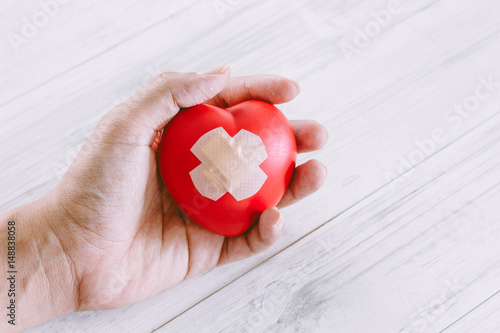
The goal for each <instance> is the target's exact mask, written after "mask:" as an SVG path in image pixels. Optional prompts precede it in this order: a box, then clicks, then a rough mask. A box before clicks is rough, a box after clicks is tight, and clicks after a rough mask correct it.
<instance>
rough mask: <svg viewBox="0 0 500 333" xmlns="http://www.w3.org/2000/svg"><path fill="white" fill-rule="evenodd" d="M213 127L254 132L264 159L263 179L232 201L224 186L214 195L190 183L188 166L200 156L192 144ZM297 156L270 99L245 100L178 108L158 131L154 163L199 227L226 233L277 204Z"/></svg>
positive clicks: (242, 229) (283, 119) (289, 130)
mask: <svg viewBox="0 0 500 333" xmlns="http://www.w3.org/2000/svg"><path fill="white" fill-rule="evenodd" d="M218 127H223V129H224V130H225V131H226V132H227V134H229V136H231V137H234V136H235V135H236V134H237V133H238V132H239V131H240V130H242V129H244V130H247V131H249V132H251V133H253V134H255V135H257V136H259V137H260V138H261V140H262V142H263V143H264V145H265V147H266V152H267V156H268V157H267V159H265V160H264V161H263V162H262V163H261V164H260V168H261V169H262V171H264V173H265V174H266V175H267V179H266V181H265V182H264V184H263V185H262V187H261V188H260V190H259V191H258V192H257V193H256V194H254V195H253V196H251V197H249V198H247V199H243V200H240V201H237V200H236V199H235V198H234V197H233V196H232V195H231V194H230V193H229V192H228V193H226V194H224V195H223V196H222V197H221V198H219V199H218V200H216V201H214V200H212V199H209V198H207V197H205V196H203V195H202V194H201V193H200V192H199V191H198V190H197V189H196V187H195V185H194V184H193V181H192V179H191V176H190V174H189V173H190V172H191V171H192V170H193V169H195V168H196V167H198V166H199V165H200V164H201V162H200V160H199V159H198V158H197V157H196V156H195V155H194V154H193V152H192V151H191V148H192V147H193V145H195V143H196V142H197V141H198V139H200V137H201V136H203V135H204V134H206V133H208V132H210V131H211V130H213V129H216V128H218ZM296 157H297V145H296V142H295V136H294V134H293V130H292V128H291V126H290V124H289V122H288V120H287V119H286V117H285V116H284V115H283V114H282V113H281V112H280V110H278V109H277V108H276V107H274V106H273V105H272V104H269V103H266V102H262V101H246V102H243V103H240V104H237V105H234V106H232V107H229V108H227V109H223V108H219V107H217V106H212V105H207V104H200V105H197V106H194V107H191V108H188V109H184V110H182V111H180V112H179V113H178V114H177V116H176V117H175V118H174V119H173V120H172V121H171V122H170V123H169V124H168V125H167V127H166V128H165V129H164V131H163V135H162V139H161V142H160V145H159V148H158V163H159V168H160V174H161V177H162V179H163V182H164V184H165V186H166V188H167V190H168V192H169V193H170V196H171V197H172V199H173V200H174V201H175V203H176V204H177V205H178V206H179V208H181V209H182V211H183V212H184V213H185V214H186V215H187V216H189V217H190V218H191V219H192V220H193V221H195V222H196V223H198V224H199V225H201V226H202V227H204V228H206V229H208V230H210V231H212V232H214V233H217V234H220V235H224V236H227V237H232V236H236V235H239V234H242V233H244V232H245V231H247V230H248V229H249V228H250V226H251V225H252V224H253V223H255V222H256V221H257V220H258V218H259V215H260V214H261V213H262V212H263V211H264V210H266V208H269V207H273V206H276V205H277V204H278V202H279V201H280V199H281V197H282V196H283V194H284V193H285V191H286V189H287V188H288V185H289V183H290V180H291V178H292V174H293V171H294V169H295V160H296Z"/></svg>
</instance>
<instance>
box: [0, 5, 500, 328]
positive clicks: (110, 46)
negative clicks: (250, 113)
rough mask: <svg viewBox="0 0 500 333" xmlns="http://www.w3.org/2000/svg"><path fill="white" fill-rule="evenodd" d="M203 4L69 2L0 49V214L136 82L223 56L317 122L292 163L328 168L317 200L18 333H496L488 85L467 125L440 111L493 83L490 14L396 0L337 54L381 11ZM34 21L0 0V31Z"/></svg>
mask: <svg viewBox="0 0 500 333" xmlns="http://www.w3.org/2000/svg"><path fill="white" fill-rule="evenodd" d="M222 2H224V3H228V2H227V1H222ZM214 3H215V2H213V1H211V0H210V1H194V0H192V1H184V2H175V1H166V2H165V1H153V0H148V1H142V2H133V1H117V0H115V1H107V2H106V3H102V2H99V1H86V2H76V1H73V2H70V3H69V4H67V5H64V6H61V7H60V9H59V12H58V13H57V15H55V16H54V17H53V18H51V19H50V21H49V22H48V24H47V25H46V26H45V27H43V29H40V31H39V32H38V34H37V35H36V36H35V37H33V38H32V39H30V41H29V43H28V44H26V45H24V46H21V47H20V49H19V51H18V52H14V50H13V49H12V47H11V45H10V44H9V42H8V39H7V37H5V38H3V39H2V41H1V42H0V55H1V57H2V60H3V61H2V62H0V72H1V73H2V75H1V76H0V85H1V87H2V93H1V94H0V120H1V122H0V156H1V157H0V161H1V163H0V174H1V175H2V177H0V189H1V190H2V191H1V192H0V209H1V210H2V211H4V210H6V209H9V208H13V207H15V206H18V205H20V204H23V203H26V202H29V201H32V200H34V199H36V198H38V197H40V196H42V195H44V194H45V193H47V192H48V191H49V190H50V189H51V188H52V187H53V186H55V184H57V182H58V180H59V177H60V176H61V175H62V174H63V173H64V170H65V169H66V168H67V167H68V166H69V165H70V163H71V161H72V159H73V158H74V156H75V154H76V153H77V152H78V150H79V148H80V147H81V144H82V142H84V140H85V138H86V137H87V136H88V134H89V133H90V131H91V130H92V128H93V127H94V126H95V124H96V123H97V121H98V120H99V119H100V117H102V115H103V114H104V113H105V112H106V111H107V110H109V109H110V108H112V107H113V106H114V105H116V104H118V103H119V102H120V101H122V100H123V99H125V98H127V97H128V96H130V95H131V94H133V92H134V91H136V90H137V89H138V88H139V87H140V86H142V85H144V84H145V83H147V82H148V81H149V80H150V79H151V78H152V77H153V76H155V75H157V74H159V73H161V72H162V71H194V70H203V69H206V68H209V67H212V66H215V65H221V64H226V63H227V64H230V65H231V66H232V71H233V75H234V76H240V75H250V74H257V73H272V74H278V75H285V76H288V77H291V78H294V79H296V80H298V81H299V82H300V84H301V86H302V93H301V95H300V96H299V97H298V98H297V99H296V100H295V101H293V102H292V103H289V104H287V105H283V106H280V108H281V109H282V110H283V111H284V112H285V114H286V115H287V116H288V117H289V118H294V119H298V118H313V119H316V120H318V121H320V122H321V123H323V124H324V125H325V126H326V127H327V128H328V129H329V132H330V143H329V144H328V145H327V147H325V149H323V150H322V151H321V152H318V153H314V154H307V155H305V156H302V157H301V158H300V162H304V161H306V160H307V159H309V158H318V159H320V160H321V161H322V162H323V163H325V164H326V165H327V166H328V169H329V178H328V180H327V182H326V184H325V186H324V188H323V189H322V190H321V191H320V192H319V193H317V194H315V195H314V196H312V197H310V198H308V199H306V200H304V202H301V203H300V204H298V205H295V206H294V207H290V208H288V209H286V210H284V214H285V217H286V220H287V224H286V229H287V230H286V234H285V236H284V237H283V239H281V240H280V242H279V243H278V244H277V245H276V246H274V247H273V248H272V249H271V250H269V251H267V252H266V253H263V254H261V255H259V256H256V257H254V258H251V259H249V260H246V261H243V262H240V263H237V264H233V265H229V266H226V267H222V268H220V269H216V270H213V271H211V272H207V273H205V274H203V275H201V276H198V277H196V278H194V279H192V280H189V281H187V282H185V283H183V284H181V285H179V286H177V287H175V288H172V289H170V290H168V291H166V292H164V293H162V294H159V295H157V296H155V297H153V298H150V299H148V300H146V301H143V302H141V303H138V304H135V305H131V306H129V307H126V308H122V309H116V310H110V311H103V312H88V313H76V314H71V315H68V316H65V317H62V318H58V319H55V320H53V321H51V322H49V323H46V324H43V325H40V326H39V327H37V328H34V329H32V330H30V332H54V331H57V332H61V331H62V332H64V331H66V332H114V331H120V332H125V331H127V332H151V331H152V330H154V329H157V328H159V327H161V329H159V331H165V332H167V331H169V332H170V331H172V332H174V331H210V332H212V331H223V330H227V331H231V332H233V331H235V330H241V331H244V330H245V328H246V329H247V330H248V331H262V330H270V331H279V332H282V331H284V332H287V331H293V330H295V329H297V330H298V331H313V330H315V331H340V332H363V331H370V332H426V331H429V332H438V331H440V330H443V329H445V332H447V331H451V332H459V331H461V330H462V329H463V330H464V331H468V330H469V329H470V328H472V327H474V326H475V325H480V323H479V322H481V325H482V326H481V327H483V328H484V330H481V332H487V331H491V332H494V331H495V330H498V329H499V325H498V321H497V320H494V318H492V316H493V313H494V312H493V309H494V305H495V304H497V303H498V302H497V298H498V297H496V296H494V295H496V294H495V293H496V292H497V291H498V290H499V285H498V283H497V282H496V281H498V277H499V272H498V263H499V262H498V259H497V255H496V253H498V250H500V249H499V247H498V245H496V242H495V239H496V237H498V229H497V224H498V223H495V222H498V218H499V215H500V214H499V213H500V208H499V207H498V205H497V204H496V203H497V202H498V200H499V198H500V197H499V194H498V189H497V187H495V186H497V185H498V181H499V179H500V178H499V175H498V171H497V170H498V162H499V155H498V152H499V151H498V149H500V148H499V146H498V145H499V141H498V135H497V134H496V133H498V123H499V120H498V117H497V115H498V111H499V105H500V87H498V86H494V85H493V86H492V87H490V88H491V89H492V91H491V92H490V94H489V96H488V97H487V98H484V99H483V100H481V101H479V104H478V106H477V107H476V108H474V111H472V112H470V114H469V115H467V116H460V117H459V118H457V113H454V112H453V108H454V105H455V104H463V103H466V102H467V101H470V100H471V98H473V97H474V96H475V94H476V90H477V89H478V87H483V88H480V89H481V91H482V92H485V91H487V87H485V86H484V84H483V83H482V82H483V81H484V80H488V79H489V78H490V77H491V78H493V80H494V81H500V69H499V67H498V65H497V59H498V56H499V55H500V34H499V31H500V23H499V22H498V19H497V18H498V17H499V14H500V4H498V3H497V2H495V1H493V0H479V1H475V2H472V1H466V0H460V1H452V0H439V1H430V0H422V1H410V0H405V1H400V7H401V10H400V11H399V12H398V13H397V14H392V15H391V18H390V20H389V22H388V23H387V24H386V26H385V27H383V28H381V29H380V32H379V33H378V34H375V36H374V37H370V38H368V41H367V42H366V45H363V47H361V48H358V50H357V52H356V53H355V54H353V55H352V56H349V57H346V53H345V50H344V51H343V49H342V47H344V48H345V45H351V46H352V45H355V40H356V36H357V34H358V31H359V30H358V29H360V30H362V31H364V30H365V28H366V26H367V24H370V23H372V24H373V22H376V19H375V16H376V14H373V13H379V15H380V13H381V11H386V10H388V8H389V3H390V1H381V0H374V1H366V0H364V1H362V0H359V1H349V2H347V1H340V0H335V1H302V2H290V1H285V0H276V1H266V2H258V1H256V0H253V1H241V2H237V1H234V2H232V3H233V5H231V7H229V10H228V11H227V12H226V13H225V14H224V15H222V16H219V15H218V13H217V11H216V10H215V9H214ZM39 10H40V5H39V3H37V2H36V1H31V0H30V1H6V2H3V3H2V5H1V6H0V18H2V20H0V32H1V35H4V36H7V34H8V33H9V32H12V31H14V32H19V31H20V29H21V27H22V25H23V21H22V18H23V17H28V18H30V16H32V15H33V14H34V13H36V12H37V11H39ZM374 15H375V16H374ZM485 89H486V90H485ZM436 130H438V132H439V133H441V135H440V137H442V138H443V139H442V140H440V141H439V142H434V144H432V143H429V140H431V139H433V133H434V132H435V131H436ZM422 147H424V148H422ZM401 161H403V162H401ZM404 161H408V162H407V163H410V164H409V165H408V167H405V166H401V164H402V163H403V164H404ZM412 161H413V162H415V163H412ZM408 169H411V171H410V172H408ZM495 171H497V172H495ZM318 244H320V245H319V246H320V247H319V248H318ZM321 244H326V245H325V246H326V249H323V250H322V245H321ZM322 251H323V252H322ZM317 252H318V253H320V254H321V255H319V256H316V255H317V254H318V253H317ZM303 270H305V271H303ZM280 272H281V273H283V272H284V273H283V275H281V276H280V275H278V274H279V273H280ZM292 287H293V288H292ZM288 289H292V290H288ZM455 289H458V290H455ZM278 296H280V297H279V298H278V299H277V300H276V297H278ZM492 304H493V305H492ZM268 307H271V308H270V309H268ZM488 318H490V319H491V320H489V319H488ZM490 323H491V324H490Z"/></svg>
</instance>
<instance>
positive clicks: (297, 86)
mask: <svg viewBox="0 0 500 333" xmlns="http://www.w3.org/2000/svg"><path fill="white" fill-rule="evenodd" d="M290 81H292V82H293V84H295V88H297V95H298V94H300V91H301V90H300V85H299V83H298V82H297V81H295V80H290Z"/></svg>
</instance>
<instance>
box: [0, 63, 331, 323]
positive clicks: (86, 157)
mask: <svg viewBox="0 0 500 333" xmlns="http://www.w3.org/2000/svg"><path fill="white" fill-rule="evenodd" d="M298 93H299V87H298V85H297V83H296V82H294V81H291V80H288V79H286V78H282V77H278V76H269V75H264V76H252V77H241V78H230V69H229V68H228V67H227V66H226V67H219V68H215V69H212V70H210V71H208V72H205V73H199V74H196V73H187V74H181V73H163V74H161V75H159V76H158V77H156V78H155V79H154V80H153V81H152V82H151V83H150V84H148V85H147V86H146V87H144V88H143V89H141V90H140V91H138V92H137V94H136V95H134V96H133V97H131V98H130V99H129V100H127V101H125V102H124V103H122V104H121V105H118V106H117V107H115V108H114V109H113V110H111V111H110V112H108V113H107V114H106V115H105V116H104V118H103V119H102V120H101V121H100V123H99V124H98V125H97V127H96V128H95V130H94V131H93V132H92V134H91V135H90V137H89V139H88V140H87V142H86V143H85V145H84V147H83V148H82V150H81V152H80V153H79V155H78V156H77V158H76V159H75V161H74V162H73V164H72V165H71V167H70V168H69V170H68V172H67V173H66V175H65V176H64V177H63V179H62V181H61V182H60V183H59V184H58V186H57V187H56V188H55V189H54V190H53V191H51V192H50V193H49V194H48V195H46V196H45V197H43V198H41V199H40V200H38V201H36V202H34V203H31V204H29V205H26V206H24V207H20V208H18V209H14V210H12V211H10V212H7V213H5V214H3V215H1V216H0V224H1V226H0V227H1V230H6V227H7V222H8V221H11V220H14V221H16V223H17V227H16V228H17V229H16V230H18V232H17V239H16V242H17V244H16V250H17V259H16V262H17V265H18V267H17V268H18V271H19V273H18V277H17V279H18V280H17V286H18V287H17V288H18V293H17V296H16V302H17V303H18V313H17V320H16V326H15V327H13V326H12V325H7V323H6V320H5V319H3V320H2V321H1V323H0V330H1V331H2V332H4V331H6V332H9V331H12V332H14V331H21V330H23V329H26V328H28V327H31V326H34V325H36V324H39V323H42V322H44V321H47V320H50V319H52V318H54V317H57V316H60V315H63V314H67V313H70V312H74V311H86V310H102V309H111V308H117V307H121V306H125V305H128V304H131V303H134V302H138V301H140V300H143V299H145V298H147V297H150V296H152V295H154V294H157V293H159V292H161V291H163V290H165V289H167V288H170V287H172V286H174V285H176V284H178V283H180V282H182V281H184V280H186V279H188V278H190V277H192V276H195V275H197V274H199V273H201V272H204V271H206V270H209V269H212V268H214V267H217V266H221V265H225V264H228V263H231V262H234V261H238V260H241V259H245V258H247V257H250V256H252V255H254V254H257V253H259V252H262V251H264V250H266V249H268V248H269V247H270V246H271V245H272V244H274V243H275V242H276V241H277V240H278V239H279V238H280V236H281V235H282V234H283V229H284V223H283V219H282V218H281V215H280V212H279V210H278V208H284V207H287V206H289V205H291V204H294V203H296V202H298V201H300V200H301V199H303V198H304V197H306V196H308V195H310V194H311V193H313V192H315V191H316V190H318V189H319V188H320V187H321V185H322V184H323V182H324V180H325V178H326V168H325V167H324V166H323V165H322V164H321V163H320V162H318V161H316V160H311V161H308V162H307V163H305V164H303V165H300V166H298V167H297V168H296V170H295V173H294V176H293V179H292V182H291V184H290V187H289V188H288V190H287V191H286V193H285V195H284V196H283V198H282V200H281V202H280V203H279V205H278V207H272V208H269V209H267V210H266V211H265V212H264V213H263V214H262V215H261V217H260V220H259V222H258V223H257V224H255V225H254V226H253V227H252V228H251V229H250V230H249V231H248V232H246V233H245V234H243V235H240V236H236V237H233V238H225V237H223V236H220V235H217V234H214V233H212V232H210V231H208V230H206V229H203V228H202V227H200V226H198V225H197V224H196V223H194V222H193V221H192V220H190V219H189V218H188V217H186V216H185V215H184V214H183V213H182V212H181V211H180V210H179V208H178V207H177V205H176V204H175V203H174V202H173V201H172V200H171V198H170V196H169V194H168V193H167V191H166V190H165V187H164V186H163V184H162V181H161V178H160V176H159V173H158V169H157V160H156V149H157V146H158V142H159V139H160V135H161V130H162V129H163V128H164V127H165V125H167V123H168V122H169V121H170V120H171V119H172V117H174V116H175V114H176V113H177V112H178V111H179V110H180V108H187V107H190V106H194V105H197V104H200V103H210V104H214V105H218V106H221V107H228V106H230V105H234V104H237V103H239V102H242V101H245V100H251V99H259V100H264V101H268V102H270V103H273V104H280V103H286V102H289V101H291V100H293V99H294V98H295V96H296V95H297V94H298ZM291 125H292V127H293V129H294V133H295V136H296V140H297V144H298V151H299V153H302V152H309V151H314V150H317V149H319V148H321V147H322V146H323V145H324V144H325V143H326V141H327V137H328V135H327V132H326V130H325V128H324V127H322V126H321V125H320V124H318V123H317V122H315V121H292V122H291ZM172 163H175V161H172ZM0 238H1V240H2V242H7V240H6V232H3V231H2V232H1V235H0ZM0 251H1V258H0V261H1V262H0V264H1V267H0V270H1V269H3V270H4V272H5V271H6V270H7V269H6V267H7V263H6V262H5V261H6V257H7V254H6V249H5V246H2V249H0ZM5 274H7V273H6V272H5ZM1 284H2V295H0V301H2V303H0V304H2V306H3V304H8V302H9V300H8V299H7V297H6V292H4V289H6V288H7V285H6V282H5V281H2V282H1ZM28 313H29V315H28Z"/></svg>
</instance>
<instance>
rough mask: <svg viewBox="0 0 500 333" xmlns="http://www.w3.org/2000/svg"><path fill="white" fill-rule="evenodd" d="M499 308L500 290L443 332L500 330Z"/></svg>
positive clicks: (458, 332)
mask: <svg viewBox="0 0 500 333" xmlns="http://www.w3.org/2000/svg"><path fill="white" fill-rule="evenodd" d="M499 308H500V292H497V293H495V294H494V295H492V296H491V297H490V298H488V299H486V300H485V301H483V302H481V303H480V304H478V305H477V306H476V307H475V308H473V309H472V310H471V311H470V312H468V313H466V314H465V315H464V316H462V317H460V318H458V319H457V320H456V321H455V322H453V323H452V324H450V326H448V327H446V328H445V329H444V330H443V331H442V332H443V333H452V332H457V333H460V332H498V331H499V330H500V317H499V316H498V309H499Z"/></svg>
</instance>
